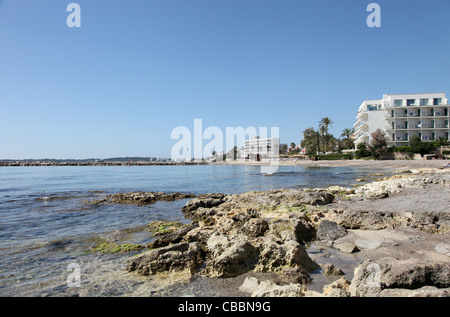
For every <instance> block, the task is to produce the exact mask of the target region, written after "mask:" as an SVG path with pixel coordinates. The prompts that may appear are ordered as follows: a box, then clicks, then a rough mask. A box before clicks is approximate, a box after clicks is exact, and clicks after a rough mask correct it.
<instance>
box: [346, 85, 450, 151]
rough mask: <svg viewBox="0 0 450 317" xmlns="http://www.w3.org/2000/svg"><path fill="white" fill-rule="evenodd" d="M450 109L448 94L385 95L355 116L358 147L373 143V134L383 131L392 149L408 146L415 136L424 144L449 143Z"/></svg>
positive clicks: (364, 103)
mask: <svg viewBox="0 0 450 317" xmlns="http://www.w3.org/2000/svg"><path fill="white" fill-rule="evenodd" d="M449 110H450V106H449V105H448V99H447V98H446V97H445V93H430V94H406V95H387V94H386V95H383V99H380V100H365V101H364V102H363V103H362V104H361V106H360V107H359V110H358V114H357V116H356V120H357V121H356V123H355V125H354V128H355V134H354V138H355V144H356V145H357V144H358V143H361V142H366V143H370V141H371V139H372V136H371V134H372V133H373V132H375V131H376V130H377V129H381V130H383V131H385V132H386V134H387V135H388V136H389V138H390V141H389V145H390V146H396V147H397V146H403V145H408V144H409V140H410V138H411V137H412V136H417V137H419V138H420V139H421V140H422V141H433V140H436V139H438V138H445V139H447V140H450V136H449V132H450V128H449V119H450V111H449Z"/></svg>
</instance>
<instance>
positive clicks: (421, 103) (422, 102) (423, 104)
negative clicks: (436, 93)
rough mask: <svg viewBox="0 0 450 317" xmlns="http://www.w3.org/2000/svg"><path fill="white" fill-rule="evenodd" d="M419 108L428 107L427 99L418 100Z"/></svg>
mask: <svg viewBox="0 0 450 317" xmlns="http://www.w3.org/2000/svg"><path fill="white" fill-rule="evenodd" d="M420 105H421V106H428V99H420Z"/></svg>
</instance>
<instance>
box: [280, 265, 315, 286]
mask: <svg viewBox="0 0 450 317" xmlns="http://www.w3.org/2000/svg"><path fill="white" fill-rule="evenodd" d="M283 276H284V277H285V279H284V280H285V281H286V282H287V283H288V284H309V283H311V281H312V280H311V277H310V276H309V274H308V272H307V271H305V270H304V269H302V268H299V267H298V268H285V269H283Z"/></svg>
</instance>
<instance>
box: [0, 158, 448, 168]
mask: <svg viewBox="0 0 450 317" xmlns="http://www.w3.org/2000/svg"><path fill="white" fill-rule="evenodd" d="M448 163H450V160H379V161H375V160H362V159H360V160H356V159H354V160H330V161H311V160H294V159H283V160H280V161H279V162H277V164H276V165H272V164H271V163H270V162H264V161H263V162H255V161H242V160H238V161H225V162H195V161H194V162H142V161H141V162H76V161H75V162H54V161H0V167H33V166H200V165H201V166H203V165H212V166H214V165H237V166H294V167H296V166H299V167H367V168H424V167H428V168H440V167H443V166H444V165H445V164H448Z"/></svg>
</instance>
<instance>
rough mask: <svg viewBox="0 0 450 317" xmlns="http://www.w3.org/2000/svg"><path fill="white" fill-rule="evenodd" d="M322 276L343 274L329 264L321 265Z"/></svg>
mask: <svg viewBox="0 0 450 317" xmlns="http://www.w3.org/2000/svg"><path fill="white" fill-rule="evenodd" d="M322 270H323V274H325V275H344V272H342V270H341V269H340V268H338V267H335V266H334V265H333V264H331V263H327V264H324V265H322Z"/></svg>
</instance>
